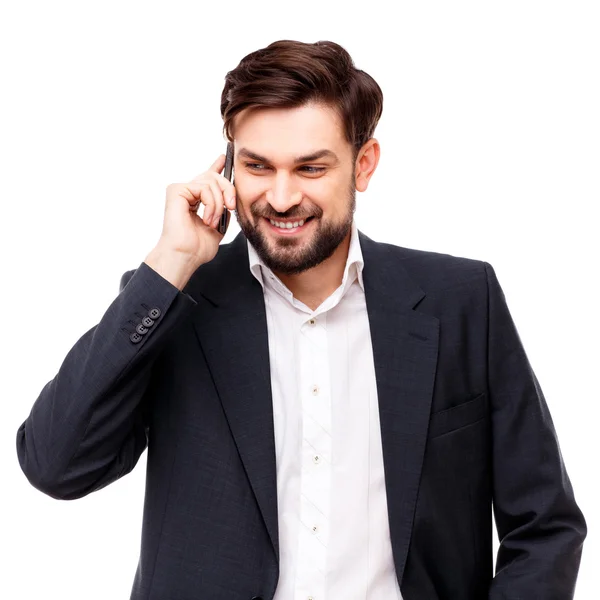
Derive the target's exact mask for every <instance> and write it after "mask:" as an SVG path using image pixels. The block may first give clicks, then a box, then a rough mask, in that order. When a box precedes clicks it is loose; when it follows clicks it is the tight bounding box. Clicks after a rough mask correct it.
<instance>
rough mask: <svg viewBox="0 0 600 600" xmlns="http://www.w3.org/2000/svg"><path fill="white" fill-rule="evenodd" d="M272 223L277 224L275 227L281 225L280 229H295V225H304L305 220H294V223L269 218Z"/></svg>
mask: <svg viewBox="0 0 600 600" xmlns="http://www.w3.org/2000/svg"><path fill="white" fill-rule="evenodd" d="M269 221H270V222H271V225H275V227H279V229H294V227H302V225H304V221H294V222H293V223H289V222H288V223H283V222H277V221H273V219H269Z"/></svg>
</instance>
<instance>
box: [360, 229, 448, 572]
mask: <svg viewBox="0 0 600 600" xmlns="http://www.w3.org/2000/svg"><path fill="white" fill-rule="evenodd" d="M359 239H360V245H361V250H362V253H363V259H364V270H363V283H364V286H365V298H366V304H367V312H368V315H369V326H370V329H371V343H372V345H373V361H374V363H375V378H376V381H377V396H378V402H379V417H380V425H381V444H382V449H383V466H384V472H385V488H386V497H387V505H388V521H389V525H390V537H391V541H392V552H393V555H394V564H395V567H396V576H397V578H398V582H399V583H402V575H403V573H404V566H405V564H406V557H407V553H408V547H409V542H410V536H411V531H412V525H413V515H414V511H415V506H416V501H417V493H418V490H419V481H420V478H421V468H422V466H423V457H424V454H425V442H426V437H427V429H428V425H429V415H430V412H431V400H432V397H433V384H434V379H435V372H436V367H437V355H438V343H439V319H437V318H436V317H434V316H431V315H427V314H425V313H420V312H417V311H416V310H413V309H414V307H415V306H416V304H417V303H418V302H419V301H420V300H421V299H422V298H423V297H424V296H425V293H424V292H423V290H422V289H421V288H420V287H419V286H418V285H417V283H416V282H415V281H414V280H413V279H411V277H410V276H409V274H408V272H407V271H406V269H405V268H404V267H403V265H402V259H403V258H404V256H403V249H402V248H400V247H397V246H391V245H388V244H381V243H378V242H374V241H373V240H371V239H370V238H368V237H367V236H366V235H364V234H363V233H361V232H359Z"/></svg>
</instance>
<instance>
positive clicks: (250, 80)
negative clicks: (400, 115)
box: [221, 40, 383, 161]
mask: <svg viewBox="0 0 600 600" xmlns="http://www.w3.org/2000/svg"><path fill="white" fill-rule="evenodd" d="M313 102H314V103H319V104H324V105H327V106H330V107H332V108H333V109H334V110H336V111H337V113H338V114H339V115H340V118H341V121H342V124H343V130H344V134H345V137H346V140H347V141H348V142H349V143H350V144H351V146H352V148H353V161H354V160H356V157H357V155H358V151H359V150H360V149H361V148H362V146H363V145H364V144H365V143H366V142H367V141H368V140H369V139H370V138H371V137H373V132H374V131H375V127H376V126H377V123H378V121H379V118H380V117H381V113H382V110H383V92H382V91H381V88H380V87H379V85H377V82H376V81H375V80H374V79H373V78H372V77H371V76H370V75H368V74H367V73H365V72H364V71H361V70H360V69H356V68H355V66H354V62H353V60H352V58H351V57H350V55H349V54H348V52H347V51H346V50H345V49H344V48H342V47H341V46H340V45H338V44H336V43H334V42H329V41H319V42H315V43H314V44H308V43H304V42H298V41H294V40H279V41H277V42H273V43H272V44H269V45H268V46H267V47H266V48H262V49H261V50H256V51H255V52H252V53H250V54H248V55H247V56H245V57H244V58H242V60H241V61H240V63H239V64H238V66H237V67H236V68H235V69H233V70H232V71H229V72H228V73H227V75H226V77H225V87H224V88H223V93H222V94H221V116H222V117H223V121H224V125H223V133H224V135H225V136H226V138H227V139H228V140H229V141H233V132H232V123H233V118H234V117H235V116H236V115H237V114H238V113H240V112H241V111H242V110H244V109H246V108H250V107H252V108H255V107H271V108H296V107H299V106H303V105H305V104H308V103H313Z"/></svg>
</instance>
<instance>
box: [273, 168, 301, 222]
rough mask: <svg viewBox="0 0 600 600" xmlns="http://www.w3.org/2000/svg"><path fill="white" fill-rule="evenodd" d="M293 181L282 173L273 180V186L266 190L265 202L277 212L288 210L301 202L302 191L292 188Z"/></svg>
mask: <svg viewBox="0 0 600 600" xmlns="http://www.w3.org/2000/svg"><path fill="white" fill-rule="evenodd" d="M294 187H295V186H294V185H293V183H292V182H291V181H290V179H289V178H287V177H286V176H285V175H284V174H282V176H280V177H276V178H275V179H274V180H273V186H272V187H271V189H269V190H267V193H266V199H267V202H268V203H269V204H270V205H271V206H272V207H273V209H274V210H276V211H277V212H279V213H284V212H286V211H288V210H289V209H290V208H291V207H292V206H295V205H296V204H300V202H302V192H301V191H300V190H297V189H294Z"/></svg>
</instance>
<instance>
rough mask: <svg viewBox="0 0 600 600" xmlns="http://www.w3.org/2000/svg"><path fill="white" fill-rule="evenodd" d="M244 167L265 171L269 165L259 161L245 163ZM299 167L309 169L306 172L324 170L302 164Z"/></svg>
mask: <svg viewBox="0 0 600 600" xmlns="http://www.w3.org/2000/svg"><path fill="white" fill-rule="evenodd" d="M245 164H246V167H248V168H249V169H250V170H254V171H265V170H266V169H268V168H269V167H265V165H263V164H261V163H245ZM300 169H310V170H309V171H307V172H308V173H313V174H316V173H321V172H322V171H325V167H310V166H304V167H300Z"/></svg>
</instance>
